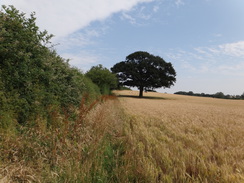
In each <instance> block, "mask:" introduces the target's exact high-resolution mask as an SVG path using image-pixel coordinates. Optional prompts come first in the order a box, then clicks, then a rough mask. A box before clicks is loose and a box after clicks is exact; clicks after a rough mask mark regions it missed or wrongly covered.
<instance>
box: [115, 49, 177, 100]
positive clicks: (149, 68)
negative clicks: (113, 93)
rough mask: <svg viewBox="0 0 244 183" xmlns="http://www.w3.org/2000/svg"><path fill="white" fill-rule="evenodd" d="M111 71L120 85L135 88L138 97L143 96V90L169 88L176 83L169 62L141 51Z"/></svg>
mask: <svg viewBox="0 0 244 183" xmlns="http://www.w3.org/2000/svg"><path fill="white" fill-rule="evenodd" d="M111 70H112V72H113V73H116V74H117V76H118V78H119V82H120V84H121V85H126V86H131V87H137V88H138V89H139V91H140V93H139V97H142V96H143V91H144V90H153V89H155V88H161V87H164V88H169V87H170V86H172V85H174V83H175V82H176V72H175V70H174V68H173V66H172V64H171V63H170V62H165V61H164V59H163V58H161V57H159V56H154V55H152V54H149V53H148V52H143V51H138V52H135V53H132V54H130V55H128V56H127V57H126V60H125V61H122V62H119V63H117V64H115V65H114V66H113V67H112V68H111Z"/></svg>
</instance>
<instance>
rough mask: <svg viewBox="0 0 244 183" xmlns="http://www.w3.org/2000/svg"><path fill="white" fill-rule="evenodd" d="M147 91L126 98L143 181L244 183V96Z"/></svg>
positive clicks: (135, 160)
mask: <svg viewBox="0 0 244 183" xmlns="http://www.w3.org/2000/svg"><path fill="white" fill-rule="evenodd" d="M116 93H117V94H118V95H123V96H125V95H129V96H133V95H138V92H134V91H122V92H116ZM145 96H147V97H148V98H146V99H139V98H135V97H128V98H127V97H122V98H120V101H121V103H122V105H123V107H124V108H125V109H126V112H127V113H129V114H130V115H131V116H132V117H131V121H130V124H129V125H128V126H127V128H126V129H127V136H128V138H129V140H128V141H129V144H130V148H131V151H130V153H131V157H133V158H131V162H132V164H135V171H134V173H137V176H138V177H140V178H141V180H138V182H140V181H142V182H172V183H175V182H204V183H205V182H206V183H207V182H209V183H210V182H211V183H212V182H226V183H230V182H233V183H236V182H244V141H243V137H244V102H243V101H234V100H221V99H212V98H200V97H187V96H177V95H170V94H158V93H145ZM149 96H150V99H149ZM153 97H154V99H153ZM128 153H129V152H128Z"/></svg>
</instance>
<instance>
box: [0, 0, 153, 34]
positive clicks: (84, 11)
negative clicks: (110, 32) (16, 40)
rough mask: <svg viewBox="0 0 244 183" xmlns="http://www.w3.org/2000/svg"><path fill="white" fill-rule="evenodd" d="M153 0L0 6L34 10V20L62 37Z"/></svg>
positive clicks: (53, 0)
mask: <svg viewBox="0 0 244 183" xmlns="http://www.w3.org/2000/svg"><path fill="white" fill-rule="evenodd" d="M151 1H153V0H123V1H122V0H92V1H91V0H82V1H80V0H69V1H66V0H1V2H0V5H3V4H5V5H14V6H15V7H16V8H17V9H19V10H21V11H23V12H25V13H27V14H30V12H33V11H35V12H36V16H37V23H38V25H39V26H40V28H41V29H46V30H48V31H49V32H50V33H52V34H54V35H55V36H56V37H57V38H60V37H65V36H67V35H69V34H71V33H73V32H75V31H77V30H79V29H82V28H84V27H86V26H88V25H89V24H90V23H91V22H92V21H96V20H98V21H101V20H104V19H106V18H108V17H109V16H110V15H112V14H113V13H116V12H120V11H128V10H130V9H131V8H132V7H133V6H135V5H137V4H138V3H142V2H151Z"/></svg>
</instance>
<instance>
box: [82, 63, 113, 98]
mask: <svg viewBox="0 0 244 183" xmlns="http://www.w3.org/2000/svg"><path fill="white" fill-rule="evenodd" d="M86 76H87V77H88V78H90V79H91V80H92V81H93V82H94V83H95V84H96V85H97V86H98V87H99V88H100V91H101V93H102V94H110V90H111V89H114V88H116V87H117V78H116V75H115V74H113V73H111V72H110V71H109V70H108V69H107V68H105V67H103V66H102V65H101V64H99V65H98V66H93V67H92V68H91V69H90V70H89V71H88V72H87V73H86Z"/></svg>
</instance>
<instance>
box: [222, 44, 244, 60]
mask: <svg viewBox="0 0 244 183" xmlns="http://www.w3.org/2000/svg"><path fill="white" fill-rule="evenodd" d="M219 50H220V51H221V52H223V53H224V54H226V55H230V56H234V57H244V41H239V42H236V43H228V44H222V45H220V46H219Z"/></svg>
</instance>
